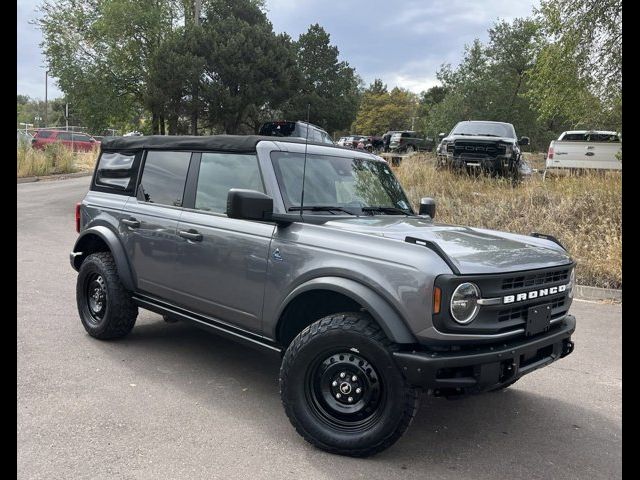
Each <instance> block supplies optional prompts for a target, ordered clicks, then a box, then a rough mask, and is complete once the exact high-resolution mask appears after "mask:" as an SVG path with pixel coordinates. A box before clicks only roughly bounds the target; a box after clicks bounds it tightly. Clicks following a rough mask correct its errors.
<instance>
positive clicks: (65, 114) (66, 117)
mask: <svg viewBox="0 0 640 480" xmlns="http://www.w3.org/2000/svg"><path fill="white" fill-rule="evenodd" d="M64 121H65V125H66V127H65V130H66V131H67V132H68V131H69V104H68V103H65V104H64Z"/></svg>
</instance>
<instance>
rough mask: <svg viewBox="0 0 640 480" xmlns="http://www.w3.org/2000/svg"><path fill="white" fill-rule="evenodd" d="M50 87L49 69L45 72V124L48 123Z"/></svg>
mask: <svg viewBox="0 0 640 480" xmlns="http://www.w3.org/2000/svg"><path fill="white" fill-rule="evenodd" d="M48 87H49V70H46V71H45V72H44V126H45V127H46V126H47V125H48V122H47V113H48V111H49V102H48V97H47V89H48Z"/></svg>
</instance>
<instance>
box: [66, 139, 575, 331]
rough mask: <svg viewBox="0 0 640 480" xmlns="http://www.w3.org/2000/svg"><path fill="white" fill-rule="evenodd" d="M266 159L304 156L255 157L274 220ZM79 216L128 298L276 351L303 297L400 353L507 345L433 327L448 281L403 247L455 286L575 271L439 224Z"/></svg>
mask: <svg viewBox="0 0 640 480" xmlns="http://www.w3.org/2000/svg"><path fill="white" fill-rule="evenodd" d="M274 150H282V151H291V152H300V153H302V152H304V151H305V145H304V144H300V143H287V142H282V141H276V140H273V141H272V140H261V141H259V143H258V144H257V147H256V151H257V155H258V162H259V165H260V168H261V170H262V176H263V180H264V184H265V192H266V193H267V194H268V195H270V196H272V197H273V199H274V211H275V212H277V213H285V211H284V202H283V200H282V197H281V195H280V191H279V187H278V184H277V181H276V177H275V174H274V172H273V166H272V164H271V159H270V153H271V152H272V151H274ZM308 153H309V154H325V155H334V156H343V157H348V158H366V159H368V160H375V161H381V162H383V161H384V160H382V159H381V158H380V157H376V156H374V155H371V154H368V153H367V152H365V151H359V150H353V149H341V148H336V147H331V146H321V145H309V146H308ZM82 212H83V217H82V231H83V233H86V232H89V231H91V229H92V228H95V227H97V226H104V227H105V228H108V229H109V230H110V231H111V232H113V233H114V238H117V239H118V241H120V242H121V247H120V248H122V249H123V252H124V255H125V259H124V260H121V261H120V263H121V264H122V265H123V266H122V270H123V272H124V270H125V269H129V273H128V275H129V277H130V278H131V283H132V284H133V285H132V287H131V290H134V291H136V292H138V291H139V292H141V293H149V294H151V295H154V296H157V297H160V298H161V299H163V300H165V301H170V302H171V303H173V304H174V305H176V306H179V307H181V308H185V309H188V310H191V311H193V312H195V313H197V314H201V315H204V316H207V317H211V318H213V319H216V320H220V321H222V322H226V323H227V324H230V325H235V326H237V327H239V328H241V329H243V330H246V331H250V332H253V333H256V334H258V335H261V336H262V337H263V338H265V339H267V340H272V341H277V338H276V335H277V331H278V330H277V328H278V321H279V320H280V318H281V314H282V312H283V310H284V309H285V308H286V306H287V304H288V303H289V302H290V301H292V300H293V299H294V298H295V297H296V296H297V295H298V294H300V293H303V292H305V291H308V290H310V289H324V290H332V291H335V292H339V293H342V294H344V295H346V296H348V297H350V298H352V299H353V300H355V301H356V302H358V303H359V304H360V305H362V306H363V307H364V308H365V309H366V310H368V311H369V312H371V314H372V316H373V317H374V318H375V319H376V320H377V321H378V322H379V323H380V324H381V325H382V328H383V329H384V330H385V332H386V333H387V335H388V336H389V337H390V338H391V339H392V340H393V341H396V342H398V343H415V342H416V341H417V342H422V343H429V342H432V341H434V340H436V341H452V342H459V341H476V340H495V339H499V338H502V337H504V336H505V335H467V334H460V333H457V334H450V333H449V334H448V333H442V332H439V331H438V330H437V329H436V328H435V327H434V326H433V323H432V320H431V314H430V312H431V311H432V298H433V286H434V281H435V279H436V277H438V276H439V275H441V274H451V273H453V272H452V269H451V268H449V266H448V265H447V263H446V262H445V261H444V260H443V259H442V258H441V257H440V256H438V254H436V252H434V251H433V250H431V249H430V248H427V247H425V246H423V245H416V244H411V243H407V242H405V241H404V240H405V238H406V237H414V238H419V239H423V240H427V241H432V242H434V243H435V244H437V245H438V246H440V248H441V249H442V250H443V251H444V252H446V254H447V255H448V256H449V257H450V259H451V261H452V262H453V264H454V265H455V266H456V267H457V269H458V270H459V271H460V273H461V274H463V275H465V274H497V273H506V272H518V271H523V270H534V269H539V268H545V267H553V266H557V265H567V264H569V263H571V262H572V260H571V259H570V257H569V255H568V254H567V253H566V252H565V251H564V250H563V249H562V248H560V247H559V246H558V245H556V244H555V243H553V242H551V241H549V240H544V239H540V238H534V237H528V236H523V235H515V234H509V233H504V232H496V231H490V230H483V229H475V228H468V227H460V226H451V225H444V224H440V223H435V222H433V221H431V219H429V218H428V217H406V216H397V215H377V216H362V217H353V216H347V215H335V216H334V217H332V218H331V219H330V220H329V221H327V222H326V223H324V224H320V225H317V224H311V223H304V222H295V223H292V224H290V225H287V226H282V225H276V224H274V223H268V222H254V221H248V220H238V219H231V218H228V217H227V216H226V215H224V214H211V213H205V212H202V211H198V210H192V209H188V208H178V207H163V206H159V205H154V204H148V203H145V202H140V201H138V200H137V199H136V198H135V197H127V196H124V195H116V194H105V193H100V192H95V191H90V192H89V193H88V194H87V196H86V197H85V199H84V200H83V205H82ZM123 218H125V219H128V218H135V219H137V220H138V221H140V226H139V227H138V228H130V227H128V226H126V225H124V224H123V223H122V219H123ZM189 229H191V230H197V232H199V233H200V234H202V236H203V238H202V241H200V242H198V241H189V240H186V239H185V238H182V237H180V236H179V235H178V232H179V231H181V230H189ZM74 251H79V250H77V247H76V248H74ZM118 268H119V270H120V268H121V267H120V265H118ZM124 274H127V273H126V272H124ZM121 275H122V274H121ZM507 336H508V335H507Z"/></svg>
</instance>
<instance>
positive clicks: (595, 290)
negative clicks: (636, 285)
mask: <svg viewBox="0 0 640 480" xmlns="http://www.w3.org/2000/svg"><path fill="white" fill-rule="evenodd" d="M575 288H576V293H575V298H579V299H581V300H595V301H600V300H613V301H614V302H619V303H622V290H615V289H613V288H600V287H588V286H586V285H576V287H575Z"/></svg>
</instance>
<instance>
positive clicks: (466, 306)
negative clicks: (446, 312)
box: [451, 283, 480, 324]
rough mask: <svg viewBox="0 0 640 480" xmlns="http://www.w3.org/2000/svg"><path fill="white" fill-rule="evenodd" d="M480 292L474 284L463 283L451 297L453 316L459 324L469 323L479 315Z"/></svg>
mask: <svg viewBox="0 0 640 480" xmlns="http://www.w3.org/2000/svg"><path fill="white" fill-rule="evenodd" d="M479 298H480V290H479V289H478V287H477V286H475V285H474V284H473V283H461V284H460V285H458V287H457V288H456V289H455V290H454V292H453V295H451V316H452V317H453V319H454V320H455V321H456V322H458V323H462V324H465V323H469V322H470V321H472V320H473V319H474V318H475V317H476V315H477V314H478V310H479V309H480V306H479V305H478V299H479Z"/></svg>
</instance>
